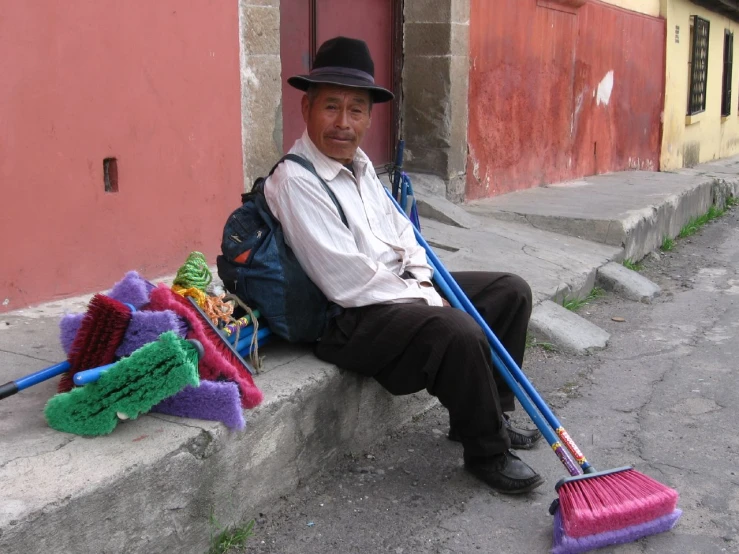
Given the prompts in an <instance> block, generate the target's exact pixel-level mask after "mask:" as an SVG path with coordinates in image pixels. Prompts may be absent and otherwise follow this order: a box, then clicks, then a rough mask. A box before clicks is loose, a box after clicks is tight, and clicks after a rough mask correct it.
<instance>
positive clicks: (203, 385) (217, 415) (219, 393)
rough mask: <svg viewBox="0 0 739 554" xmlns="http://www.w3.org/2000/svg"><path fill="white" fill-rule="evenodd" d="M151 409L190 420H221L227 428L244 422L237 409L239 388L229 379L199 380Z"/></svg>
mask: <svg viewBox="0 0 739 554" xmlns="http://www.w3.org/2000/svg"><path fill="white" fill-rule="evenodd" d="M151 411H152V412H158V413H160V414H168V415H174V416H179V417H191V418H194V419H207V420H210V421H221V422H223V424H224V425H226V427H228V428H229V429H239V430H240V429H243V428H244V426H245V425H246V421H245V420H244V411H243V409H242V408H241V397H240V396H239V387H238V385H237V384H236V383H232V382H230V381H205V380H201V381H200V386H198V387H192V386H187V387H185V388H184V389H182V390H181V391H180V392H178V393H177V394H175V395H174V396H170V397H169V398H167V399H166V400H163V401H162V402H160V403H159V404H157V405H156V406H154V407H153V408H152V409H151Z"/></svg>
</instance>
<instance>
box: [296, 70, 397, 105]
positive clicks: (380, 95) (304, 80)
mask: <svg viewBox="0 0 739 554" xmlns="http://www.w3.org/2000/svg"><path fill="white" fill-rule="evenodd" d="M287 83H288V84H289V85H290V86H292V87H295V88H296V89H298V90H302V91H303V92H305V91H307V90H308V87H310V86H311V85H337V86H340V87H349V88H360V89H364V90H367V91H369V93H370V94H371V95H372V102H374V103H375V104H382V103H383V102H389V101H390V100H392V99H393V98H395V95H394V94H393V93H392V92H390V91H389V90H387V89H384V88H382V87H378V86H377V85H371V84H368V83H367V81H365V80H363V79H358V78H355V77H351V76H347V75H315V76H312V77H311V76H310V75H295V76H293V77H290V78H289V79H288V80H287Z"/></svg>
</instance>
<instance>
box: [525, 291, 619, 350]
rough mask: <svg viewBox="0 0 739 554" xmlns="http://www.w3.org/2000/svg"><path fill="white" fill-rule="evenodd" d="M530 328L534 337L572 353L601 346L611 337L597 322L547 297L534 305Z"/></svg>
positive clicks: (605, 344)
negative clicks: (590, 320)
mask: <svg viewBox="0 0 739 554" xmlns="http://www.w3.org/2000/svg"><path fill="white" fill-rule="evenodd" d="M529 329H530V331H531V333H532V334H533V335H534V336H535V337H536V338H537V339H540V340H547V341H550V342H553V343H554V344H555V345H557V346H558V347H560V348H561V349H563V350H565V351H567V352H572V353H573V354H587V353H588V352H591V351H593V350H600V349H603V348H605V347H606V346H607V344H608V339H609V338H610V337H611V336H610V335H609V334H608V333H607V332H606V331H604V330H603V329H601V328H600V327H598V326H597V325H593V324H592V323H590V322H589V321H587V320H585V319H583V318H582V317H580V316H579V315H577V314H575V313H573V312H571V311H570V310H567V309H566V308H564V307H562V306H560V305H559V304H555V303H554V302H551V301H549V300H545V301H544V302H542V303H541V304H539V305H538V306H536V307H535V308H534V311H533V313H532V314H531V323H530V325H529Z"/></svg>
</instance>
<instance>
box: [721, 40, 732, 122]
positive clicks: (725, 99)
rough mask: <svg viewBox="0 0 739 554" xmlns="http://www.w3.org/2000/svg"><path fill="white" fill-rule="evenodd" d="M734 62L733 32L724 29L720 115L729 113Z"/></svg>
mask: <svg viewBox="0 0 739 554" xmlns="http://www.w3.org/2000/svg"><path fill="white" fill-rule="evenodd" d="M733 63H734V33H731V32H729V30H728V29H726V30H725V31H724V80H723V82H722V83H721V115H722V116H724V117H726V116H727V115H729V114H731V69H732V67H731V66H732V64H733Z"/></svg>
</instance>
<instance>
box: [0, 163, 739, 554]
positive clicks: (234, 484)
mask: <svg viewBox="0 0 739 554" xmlns="http://www.w3.org/2000/svg"><path fill="white" fill-rule="evenodd" d="M413 183H414V187H415V188H416V196H417V198H418V201H419V210H420V212H421V215H422V232H423V234H424V236H425V237H426V239H427V240H428V242H429V243H430V244H431V245H432V246H433V247H434V248H435V250H436V252H437V253H438V254H439V256H440V257H441V259H442V260H443V262H444V263H445V264H446V265H447V267H448V268H449V269H451V270H452V271H454V270H473V269H489V270H496V271H510V272H513V273H517V274H519V275H521V276H522V277H524V278H525V279H526V280H527V281H528V282H529V283H530V284H531V287H532V289H533V291H534V299H535V303H536V307H535V310H534V317H533V318H532V325H531V328H532V332H533V333H534V334H538V335H542V336H545V337H547V338H548V339H549V340H552V341H554V342H560V341H566V340H567V337H569V336H570V335H572V334H577V333H578V330H577V329H578V325H579V324H578V321H577V320H578V319H579V318H578V317H577V316H575V315H573V314H572V313H571V312H568V311H566V310H564V309H563V308H561V306H559V304H560V303H561V301H562V300H563V299H565V298H572V297H578V296H583V295H585V294H587V293H588V292H589V291H590V290H591V289H592V287H593V285H594V283H595V282H596V279H598V278H599V277H598V270H599V269H600V268H603V267H604V266H606V264H608V263H609V262H612V261H617V262H618V261H621V260H623V259H625V258H628V259H631V260H633V261H636V260H638V259H640V258H641V257H643V256H644V255H646V254H647V253H648V252H650V251H651V250H653V249H655V248H657V247H658V246H659V245H660V244H661V243H662V240H663V239H664V237H665V236H669V237H674V236H675V235H676V234H677V233H678V232H679V230H680V228H681V227H682V226H683V225H684V224H685V223H687V221H688V220H689V219H690V218H691V217H695V216H698V215H701V214H703V213H705V212H706V211H707V210H708V208H709V206H710V205H711V204H713V203H717V204H719V205H723V203H724V202H725V199H726V197H727V196H728V195H736V194H737V191H739V158H733V159H727V160H722V161H719V162H713V163H710V164H705V165H702V166H698V167H696V168H693V169H689V170H683V171H679V172H676V173H647V172H626V173H616V174H609V175H601V176H596V177H590V178H587V179H582V180H580V181H576V182H572V183H565V184H561V185H552V186H547V187H542V188H537V189H531V190H527V191H522V192H516V193H511V194H508V195H504V196H500V197H496V198H493V199H489V200H484V201H477V202H473V203H470V204H467V205H464V206H456V205H453V204H451V203H449V202H447V201H446V200H444V199H443V198H442V197H441V196H440V195H439V194H438V190H439V188H440V187H439V185H438V183H436V182H435V181H434V180H433V179H431V178H428V177H424V176H415V177H414V178H413ZM610 267H611V268H612V269H611V271H610V272H609V277H608V280H607V281H604V282H612V279H614V278H615V279H619V278H620V277H619V274H620V273H621V272H619V271H613V264H612V265H611V266H610ZM617 269H618V268H617ZM604 273H605V272H604ZM614 275H615V277H614ZM111 284H112V283H111ZM617 290H623V287H621V288H618V287H617ZM635 297H636V298H642V297H641V296H638V295H637V296H635ZM88 298H89V297H84V298H77V299H70V300H66V301H62V302H56V303H50V304H47V305H44V306H39V307H34V308H29V309H25V310H19V311H16V312H12V313H6V314H3V315H2V316H0V383H4V382H6V381H9V380H12V379H15V378H18V377H20V376H23V375H26V374H28V373H31V372H33V371H36V370H38V369H41V368H43V367H46V366H49V365H52V364H53V363H56V362H58V361H61V360H62V359H63V358H64V355H63V352H62V349H61V347H60V346H59V340H58V331H57V326H58V321H59V317H60V316H61V315H62V314H63V313H65V312H67V311H77V312H79V311H83V310H84V307H85V304H86V301H87V299H88ZM552 314H554V315H552ZM573 318H574V319H573ZM582 329H583V332H584V333H585V334H584V335H583V336H584V339H583V341H581V342H580V343H577V344H575V345H569V347H571V348H574V349H576V350H587V349H588V348H593V347H602V346H604V345H605V340H607V334H605V338H604V335H603V334H600V335H599V334H598V331H600V330H598V329H597V328H596V330H592V329H588V328H587V326H583V327H582ZM586 331H587V332H586ZM588 332H593V333H595V335H592V337H594V338H593V341H592V342H588V340H589V338H590V337H591V335H588ZM601 333H604V332H602V331H601ZM262 353H263V354H264V355H265V356H266V360H265V370H264V372H263V373H262V374H260V375H259V376H258V377H257V378H256V382H257V385H258V386H259V387H260V388H261V390H262V391H263V392H264V396H265V400H264V402H263V404H262V405H261V406H259V407H258V408H257V409H255V410H252V411H249V412H248V413H247V414H246V417H247V428H246V430H245V431H243V432H240V433H234V432H229V431H228V430H227V429H226V428H225V427H224V426H223V425H221V424H220V423H213V422H206V421H200V420H193V419H180V418H176V417H169V416H164V415H146V416H142V417H141V418H139V419H137V420H135V421H127V422H122V423H121V424H120V425H119V426H118V427H117V428H116V430H115V431H114V432H113V433H112V434H110V435H108V436H106V437H101V438H94V439H90V438H84V437H78V436H74V435H68V434H64V433H59V432H57V431H54V430H52V429H50V428H49V427H48V426H47V424H46V422H45V420H44V417H43V407H44V405H45V402H46V401H47V400H48V399H49V398H50V396H51V395H52V394H53V393H54V390H55V385H56V381H55V380H52V381H49V382H46V383H42V384H40V385H37V386H35V387H32V388H31V389H28V390H26V391H22V392H21V393H19V394H17V395H15V396H13V397H10V398H7V399H5V400H2V401H0V482H2V483H3V487H2V495H1V496H0V498H1V499H2V500H1V501H0V552H9V553H12V552H23V553H26V554H32V553H36V552H39V553H40V552H49V551H51V552H99V553H119V552H121V553H122V552H147V553H151V554H153V553H158V552H168V551H169V552H173V551H174V552H181V553H188V552H193V553H202V552H205V551H206V550H207V547H208V542H209V537H210V533H211V531H213V530H214V529H213V527H212V525H213V524H212V521H213V520H214V519H215V520H217V521H218V522H219V524H220V525H222V526H226V525H230V524H238V523H240V522H243V521H244V520H249V519H251V518H253V517H254V516H255V515H256V514H257V513H258V512H259V509H260V507H264V506H267V505H269V504H270V502H272V501H274V500H275V499H276V498H278V497H279V496H280V495H284V494H287V493H288V492H291V491H292V490H294V489H295V488H296V487H297V485H298V483H299V482H300V481H301V480H304V479H307V478H308V477H310V475H311V474H313V473H314V472H316V471H317V470H319V469H321V468H322V467H323V466H325V465H329V464H331V463H332V461H333V460H334V459H335V458H336V457H337V456H338V455H341V454H342V453H345V452H347V451H354V452H356V451H360V450H363V449H366V448H368V447H369V446H370V445H371V444H372V443H374V442H375V441H377V440H379V439H381V438H382V437H384V436H386V435H387V433H388V432H389V431H391V430H392V429H394V428H397V427H398V426H400V425H402V424H404V423H405V422H407V421H409V420H410V419H411V418H412V417H413V416H415V415H418V414H420V413H422V412H423V411H424V410H427V409H428V408H429V407H430V406H432V405H433V404H434V402H435V401H434V400H433V399H432V398H430V397H429V396H428V395H427V394H425V393H420V394H417V395H411V396H408V397H402V398H393V397H391V396H390V395H388V394H386V393H385V392H384V391H383V390H382V389H381V388H380V387H379V386H378V385H376V384H375V383H374V382H373V381H371V380H366V379H362V378H359V377H357V376H355V375H352V374H349V373H345V372H342V371H341V370H339V369H338V368H336V367H333V366H331V365H330V364H326V363H324V362H321V361H320V360H318V359H316V358H315V357H314V356H313V355H312V354H311V353H310V351H309V350H307V349H305V348H301V347H296V346H292V345H288V344H284V343H283V344H280V343H271V344H270V345H268V346H266V347H265V348H264V349H263V352H262Z"/></svg>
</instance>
